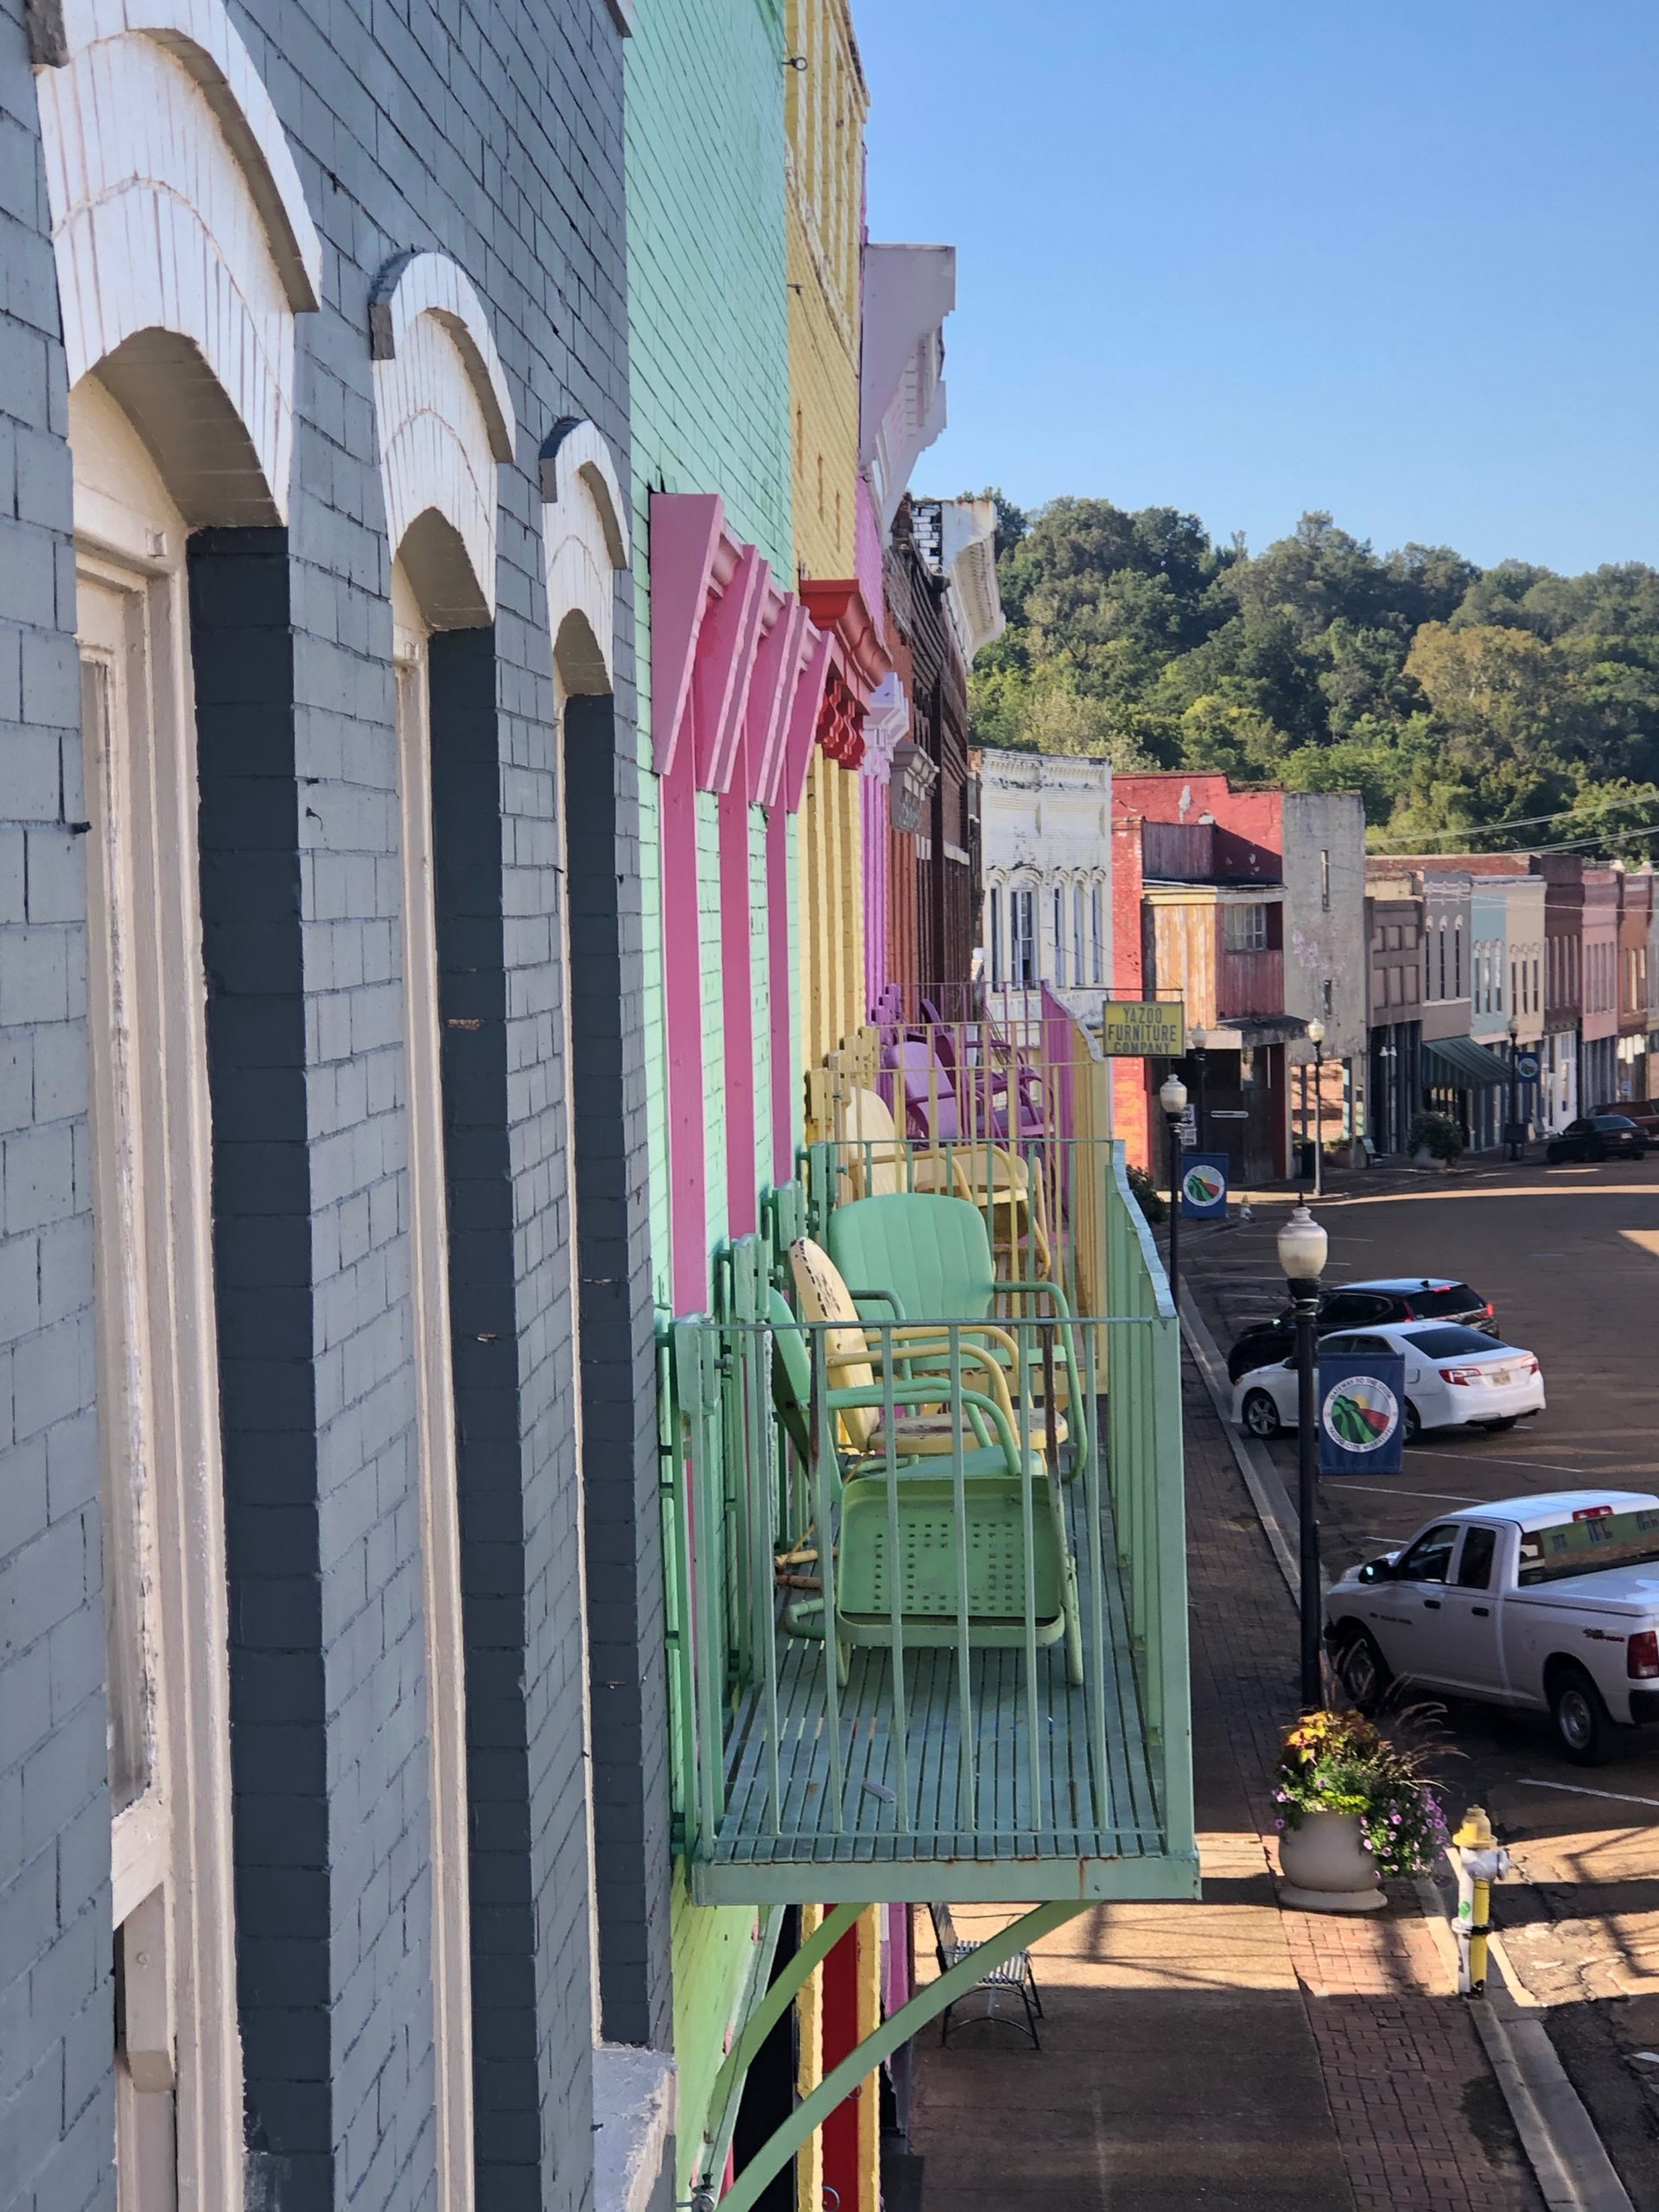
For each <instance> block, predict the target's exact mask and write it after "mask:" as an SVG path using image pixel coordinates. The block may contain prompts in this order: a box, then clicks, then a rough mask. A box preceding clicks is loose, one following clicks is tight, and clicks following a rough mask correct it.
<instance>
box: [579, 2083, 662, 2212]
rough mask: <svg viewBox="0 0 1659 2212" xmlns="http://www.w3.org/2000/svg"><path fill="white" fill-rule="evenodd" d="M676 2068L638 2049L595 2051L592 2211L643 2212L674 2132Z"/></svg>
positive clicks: (655, 2185)
mask: <svg viewBox="0 0 1659 2212" xmlns="http://www.w3.org/2000/svg"><path fill="white" fill-rule="evenodd" d="M674 2104H675V2068H674V2061H673V2060H672V2059H671V2057H670V2056H669V2055H668V2053H667V2052H666V2051H663V2050H651V2049H649V2048H648V2047H647V2046H645V2045H644V2044H617V2043H601V2044H594V2212H645V2207H646V2206H647V2205H648V2204H649V2203H650V2202H651V2200H652V2196H653V2195H654V2194H655V2192H656V2188H657V2179H658V2175H659V2174H660V2172H661V2171H662V2164H663V2158H664V2152H666V2150H667V2147H668V2143H669V2139H670V2138H671V2136H672V2134H673V2133H674Z"/></svg>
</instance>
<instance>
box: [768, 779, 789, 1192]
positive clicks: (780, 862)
mask: <svg viewBox="0 0 1659 2212" xmlns="http://www.w3.org/2000/svg"><path fill="white" fill-rule="evenodd" d="M789 904H790V901H789V817H788V815H787V814H785V811H784V809H783V806H782V804H781V803H780V804H778V805H776V806H773V807H770V808H768V809H767V811H766V975H767V980H768V982H769V983H770V986H771V991H770V998H769V1004H768V1011H769V1012H770V1014H771V1017H772V1181H773V1182H774V1183H787V1182H788V1181H789V1179H790V1178H791V1176H792V1175H793V1174H794V1173H795V1024H794V1020H793V1008H794V1004H795V996H794V983H793V978H794V972H795V963H794V960H793V958H792V957H791V952H790V944H789Z"/></svg>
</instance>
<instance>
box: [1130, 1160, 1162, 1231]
mask: <svg viewBox="0 0 1659 2212" xmlns="http://www.w3.org/2000/svg"><path fill="white" fill-rule="evenodd" d="M1127 1172H1128V1179H1129V1188H1130V1189H1131V1190H1132V1191H1133V1192H1135V1198H1136V1199H1137V1200H1138V1201H1139V1203H1140V1207H1141V1212H1142V1213H1143V1214H1145V1216H1146V1217H1147V1220H1148V1221H1162V1220H1163V1219H1164V1218H1165V1217H1166V1215H1167V1213H1168V1211H1169V1208H1168V1207H1167V1206H1166V1205H1165V1204H1164V1200H1163V1197H1162V1195H1161V1193H1160V1191H1159V1188H1158V1185H1156V1184H1155V1183H1154V1181H1153V1179H1152V1178H1151V1176H1150V1175H1148V1174H1147V1171H1146V1169H1145V1168H1144V1167H1131V1168H1129V1169H1128V1171H1127Z"/></svg>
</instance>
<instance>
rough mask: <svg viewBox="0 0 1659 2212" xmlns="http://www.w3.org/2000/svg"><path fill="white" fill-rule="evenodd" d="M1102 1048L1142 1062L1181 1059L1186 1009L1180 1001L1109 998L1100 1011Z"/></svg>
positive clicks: (1118, 1056) (1183, 1049)
mask: <svg viewBox="0 0 1659 2212" xmlns="http://www.w3.org/2000/svg"><path fill="white" fill-rule="evenodd" d="M1100 1049H1101V1051H1102V1052H1105V1053H1107V1054H1108V1055H1109V1056H1112V1057H1116V1058H1126V1059H1139V1060H1179V1058H1180V1057H1181V1055H1182V1053H1183V1052H1185V1050H1186V1008H1185V1007H1184V1006H1183V1005H1182V1003H1181V1001H1179V999H1174V1000H1165V1001H1162V1003H1160V1002H1158V1001H1154V1000H1152V999H1122V1000H1112V999H1109V1000H1108V1001H1107V1002H1106V1004H1105V1005H1104V1006H1103V1007H1102V1008H1101V1010H1100Z"/></svg>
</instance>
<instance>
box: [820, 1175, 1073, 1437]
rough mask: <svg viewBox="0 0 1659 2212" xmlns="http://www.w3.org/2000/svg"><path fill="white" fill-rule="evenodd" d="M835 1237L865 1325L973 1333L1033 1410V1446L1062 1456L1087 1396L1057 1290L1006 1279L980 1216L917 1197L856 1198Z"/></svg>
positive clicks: (836, 1217) (838, 1217) (832, 1222)
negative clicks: (952, 1324)
mask: <svg viewBox="0 0 1659 2212" xmlns="http://www.w3.org/2000/svg"><path fill="white" fill-rule="evenodd" d="M829 1256H830V1258H831V1259H832V1260H833V1261H834V1262H835V1264H836V1267H837V1268H839V1270H840V1272H841V1274H842V1277H843V1278H844V1279H845V1281H847V1282H849V1284H851V1285H852V1287H853V1297H854V1300H855V1303H856V1305H857V1306H858V1309H859V1312H860V1313H861V1317H862V1318H863V1319H866V1320H868V1319H873V1318H880V1319H887V1318H889V1316H890V1317H891V1318H892V1319H893V1321H895V1322H897V1323H901V1324H902V1323H904V1322H906V1321H907V1320H909V1319H911V1318H912V1317H917V1316H920V1315H922V1314H925V1315H926V1316H927V1317H928V1319H929V1320H930V1321H931V1322H936V1323H937V1322H938V1321H940V1320H945V1321H957V1322H962V1323H967V1324H971V1325H973V1330H974V1337H975V1340H976V1341H982V1342H983V1343H985V1344H987V1345H988V1347H989V1348H990V1349H991V1350H992V1351H993V1353H994V1356H995V1357H996V1358H997V1360H998V1362H999V1363H1000V1364H1001V1365H1002V1366H1004V1368H1005V1369H1007V1370H1009V1373H1010V1379H1011V1381H1013V1382H1014V1383H1015V1385H1016V1389H1017V1395H1020V1397H1021V1398H1022V1399H1023V1400H1024V1401H1025V1402H1026V1403H1027V1406H1028V1407H1029V1408H1031V1411H1030V1416H1029V1419H1030V1421H1033V1422H1034V1423H1035V1426H1036V1429H1037V1431H1038V1433H1035V1434H1033V1437H1032V1441H1033V1443H1034V1444H1035V1445H1037V1446H1038V1447H1039V1449H1046V1448H1048V1447H1049V1446H1052V1447H1053V1448H1054V1450H1055V1451H1056V1452H1058V1447H1059V1446H1061V1445H1062V1444H1063V1443H1065V1441H1066V1426H1065V1411H1064V1408H1065V1407H1066V1406H1068V1405H1071V1404H1080V1403H1081V1402H1082V1396H1083V1389H1082V1384H1081V1383H1080V1382H1079V1380H1078V1374H1077V1344H1076V1342H1075V1334H1074V1332H1073V1330H1072V1327H1071V1319H1072V1316H1071V1306H1070V1305H1069V1303H1068V1302H1067V1300H1066V1295H1065V1292H1064V1291H1063V1290H1062V1289H1061V1287H1060V1286H1059V1285H1058V1283H1057V1282H1050V1281H1045V1280H1044V1279H1042V1278H1040V1277H1031V1278H1029V1279H1026V1280H1017V1281H1003V1280H1001V1279H999V1277H998V1276H997V1274H996V1266H995V1257H994V1255H993V1253H992V1250H991V1239H990V1232H989V1230H988V1229H987V1227H986V1224H985V1217H984V1216H983V1214H982V1213H981V1212H980V1211H979V1208H978V1207H977V1206H976V1205H971V1204H970V1203H969V1201H968V1200H966V1199H963V1198H944V1197H931V1196H924V1195H922V1194H920V1193H918V1192H901V1193H899V1194H897V1195H895V1196H891V1197H880V1198H855V1199H854V1200H853V1201H852V1202H851V1203H850V1204H849V1205H842V1206H837V1207H836V1209H835V1211H833V1212H832V1213H831V1214H830V1216H829ZM999 1300H1001V1301H1005V1302H1012V1301H1018V1303H1019V1304H1020V1306H1025V1307H1027V1308H1031V1307H1035V1306H1039V1305H1042V1306H1047V1308H1048V1309H1049V1311H1048V1312H1047V1313H1042V1314H1039V1313H1034V1312H1033V1313H1030V1314H1029V1319H1030V1320H1032V1321H1038V1320H1040V1321H1041V1323H1042V1324H1043V1325H1041V1326H1039V1327H1036V1328H1032V1327H1029V1326H1028V1327H1027V1328H1026V1329H1025V1330H1023V1331H1022V1330H1021V1328H1020V1319H1021V1316H1020V1313H1018V1312H1017V1311H1016V1312H1015V1313H1012V1314H1010V1313H1006V1312H1004V1313H1000V1314H999V1313H997V1312H996V1311H995V1308H996V1306H997V1305H998V1301H999ZM876 1308H880V1309H881V1310H880V1314H879V1317H878V1316H877V1315H876V1314H875V1313H874V1310H873V1309H876ZM1021 1338H1023V1342H1021V1341H1020V1340H1021ZM921 1363H922V1362H921V1361H920V1360H919V1359H918V1360H917V1361H916V1362H914V1363H912V1365H913V1367H914V1366H919V1365H920V1364H921ZM1089 1427H1090V1423H1089V1422H1088V1421H1086V1420H1085V1421H1079V1422H1078V1423H1077V1438H1076V1441H1075V1446H1074V1449H1073V1451H1072V1452H1071V1455H1070V1459H1069V1460H1068V1464H1067V1467H1066V1473H1067V1475H1068V1476H1071V1475H1074V1474H1076V1473H1077V1472H1078V1471H1080V1470H1081V1468H1082V1465H1083V1463H1084V1454H1085V1452H1086V1451H1087V1449H1088V1433H1089Z"/></svg>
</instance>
